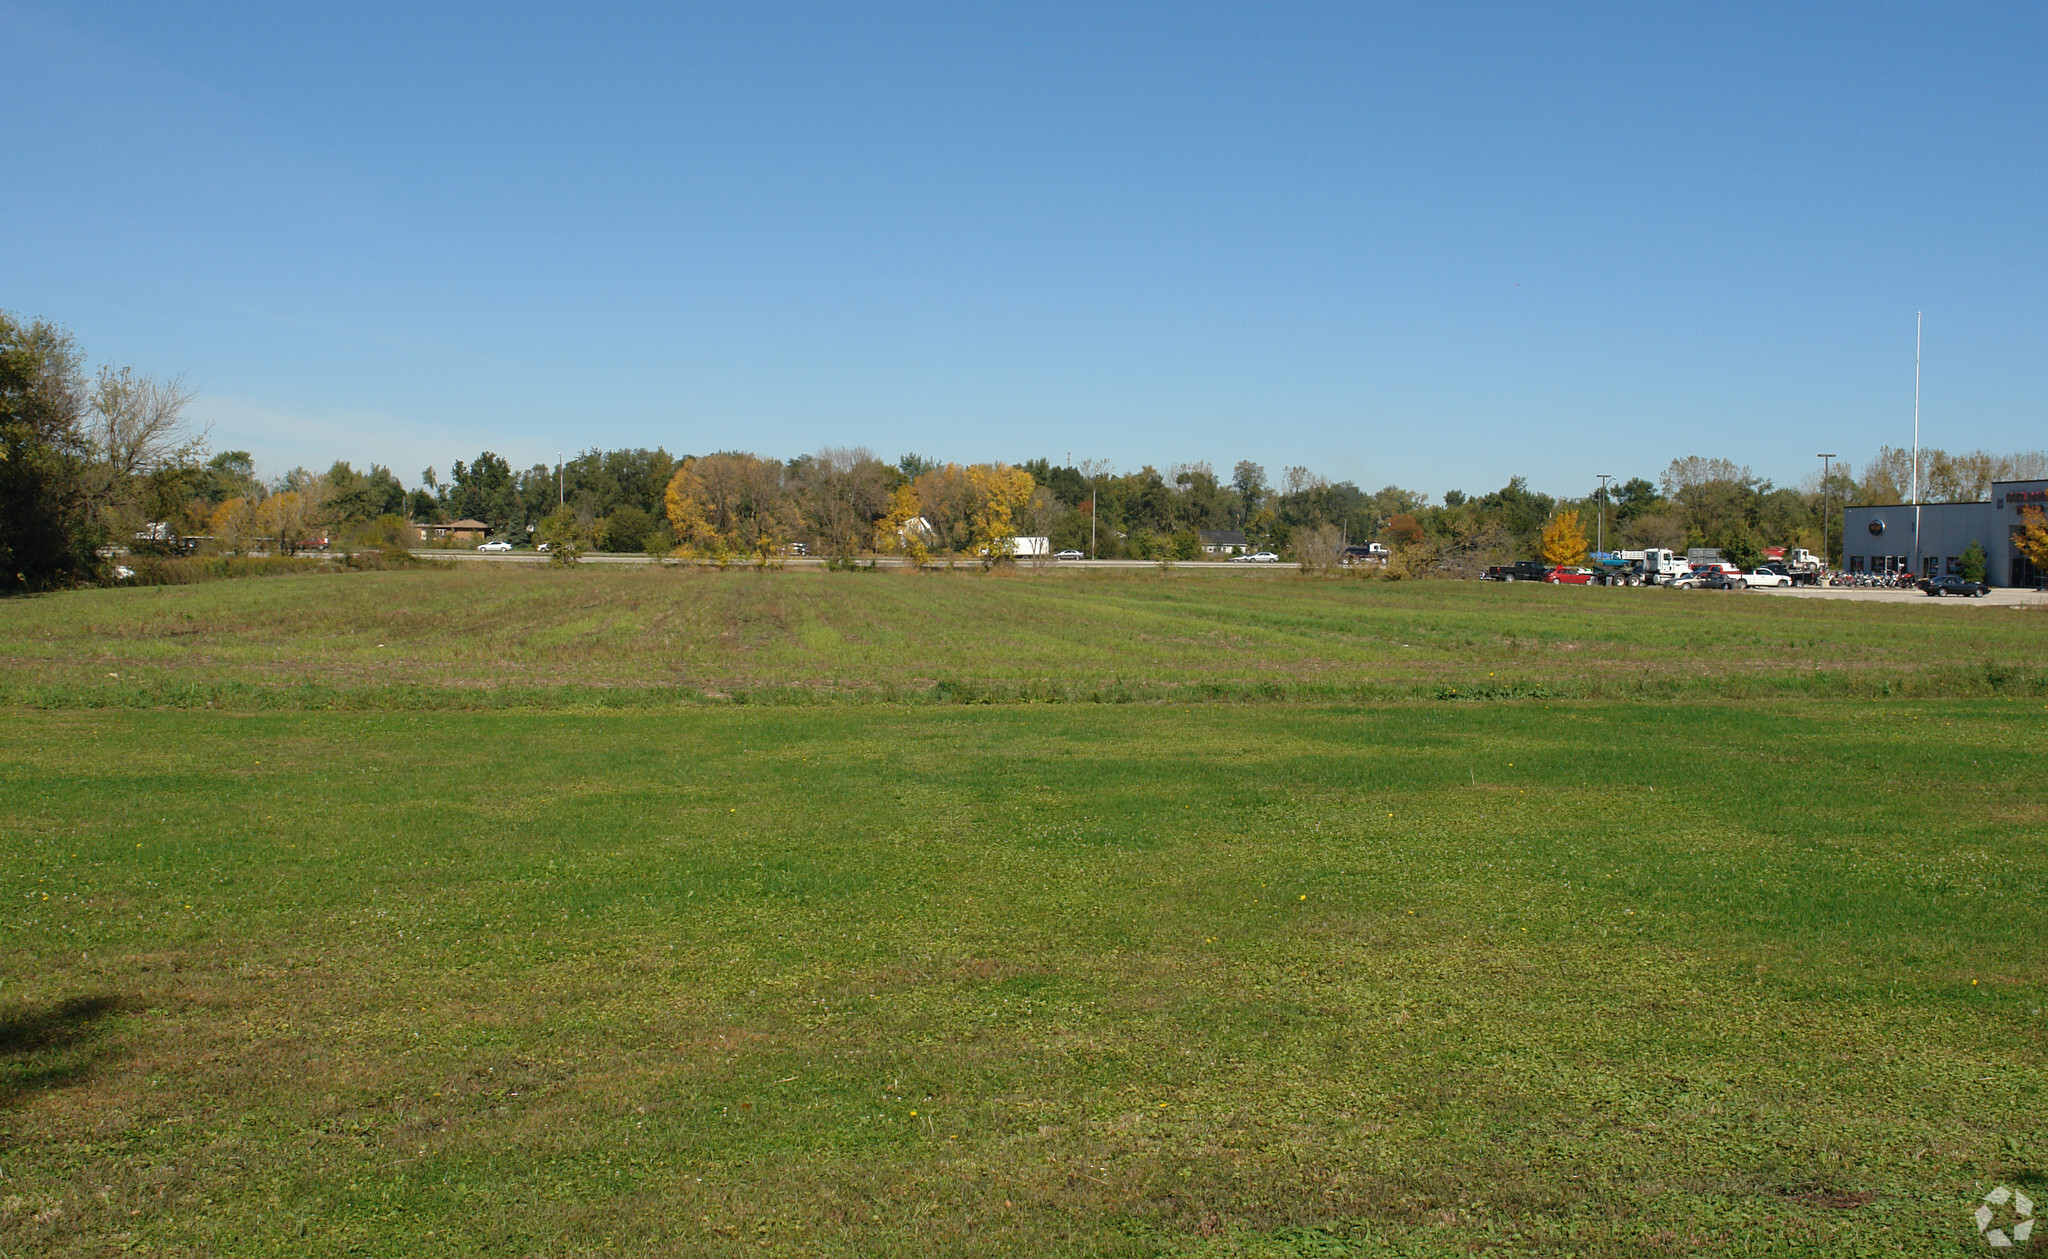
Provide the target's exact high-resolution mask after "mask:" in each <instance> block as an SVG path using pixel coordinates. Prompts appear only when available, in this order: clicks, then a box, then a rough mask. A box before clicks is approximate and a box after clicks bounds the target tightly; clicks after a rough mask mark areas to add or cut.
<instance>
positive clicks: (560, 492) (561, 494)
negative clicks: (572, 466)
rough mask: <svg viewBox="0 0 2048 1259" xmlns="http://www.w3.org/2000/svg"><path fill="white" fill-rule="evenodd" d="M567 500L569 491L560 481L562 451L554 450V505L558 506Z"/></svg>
mask: <svg viewBox="0 0 2048 1259" xmlns="http://www.w3.org/2000/svg"><path fill="white" fill-rule="evenodd" d="M568 501H569V492H568V490H567V489H565V488H564V486H563V481H562V452H561V451H559V450H558V451H556V452H555V506H557V507H560V506H562V505H563V504H564V503H567V502H568Z"/></svg>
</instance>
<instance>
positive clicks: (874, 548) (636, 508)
mask: <svg viewBox="0 0 2048 1259" xmlns="http://www.w3.org/2000/svg"><path fill="white" fill-rule="evenodd" d="M190 400H191V394H190V392H189V391H188V390H187V389H186V388H185V386H184V384H183V382H182V381H180V380H176V379H173V380H159V379H156V378H154V377H150V376H147V375H138V374H136V373H135V372H133V371H132V370H129V369H126V368H113V367H102V368H100V369H98V371H97V372H91V373H89V372H88V371H87V368H86V362H85V358H84V355H83V354H82V352H81V351H80V350H79V349H78V347H77V346H76V345H75V343H74V342H73V341H72V339H71V337H70V336H69V335H68V334H67V333H65V332H64V331H63V330H62V329H59V328H56V327H54V326H53V325H51V324H48V323H46V322H42V321H29V322H24V321H21V320H18V319H16V318H14V317H12V316H8V315H5V314H0V573H4V574H5V575H6V577H7V581H6V583H5V584H6V587H7V588H8V589H12V590H40V589H49V588H52V587H55V586H62V585H66V584H70V583H74V582H78V581H83V580H90V579H92V578H93V577H95V576H96V575H97V574H98V573H99V571H100V568H101V567H102V565H103V563H104V555H105V554H106V553H107V552H108V551H109V550H110V549H111V548H113V547H116V546H126V547H130V548H131V549H132V548H133V547H136V546H146V545H149V544H151V543H152V542H154V541H156V540H157V539H158V538H159V537H160V536H173V537H180V538H191V537H203V538H206V539H208V540H209V543H210V545H212V546H213V547H216V548H218V549H220V550H224V551H230V552H237V551H248V550H251V549H259V548H260V549H274V550H278V551H283V552H290V551H293V550H295V549H298V548H300V547H303V546H304V545H306V544H307V543H309V542H313V541H328V542H334V543H340V544H343V545H349V546H398V545H406V544H409V543H411V542H413V541H415V540H416V539H417V537H418V530H419V528H420V527H421V526H431V525H433V524H445V523H447V522H451V521H456V520H476V521H481V522H482V523H483V524H484V526H485V527H486V528H487V529H488V530H489V532H490V533H492V534H493V535H495V536H499V537H506V538H511V539H513V540H516V541H521V542H540V541H546V542H549V543H550V544H551V545H553V546H555V547H556V548H558V549H565V550H569V551H572V552H573V551H574V550H577V549H601V550H607V551H641V550H645V551H651V552H654V553H658V554H664V555H666V554H673V553H683V554H695V555H705V556H732V555H766V554H770V553H773V552H776V551H779V550H783V549H786V548H788V547H790V546H791V545H792V544H795V543H802V544H804V546H805V547H806V548H807V549H808V550H809V551H810V552H811V553H812V554H814V555H856V554H872V553H889V552H897V553H903V554H908V555H912V556H916V557H920V558H921V557H926V556H932V555H984V554H987V555H999V554H1001V553H1002V551H1003V550H1004V549H1005V547H1006V545H1007V542H1008V539H1009V538H1011V537H1013V536H1042V537H1045V538H1048V539H1049V540H1050V545H1051V548H1052V549H1054V550H1069V549H1071V550H1078V551H1081V552H1083V553H1085V554H1089V555H1094V556H1099V557H1101V558H1138V559H1155V560H1192V559H1195V558H1198V557H1199V556H1201V555H1203V554H1204V546H1205V541H1207V542H1210V543H1214V542H1216V541H1217V534H1218V533H1225V534H1229V535H1242V541H1241V545H1242V546H1243V547H1244V548H1245V549H1251V550H1272V551H1276V552H1282V553H1287V554H1291V555H1293V556H1294V557H1296V558H1299V559H1302V560H1303V561H1305V562H1308V563H1310V564H1311V565H1316V566H1320V565H1323V564H1326V563H1333V562H1334V561H1335V558H1336V556H1337V554H1338V553H1339V552H1340V551H1341V550H1342V548H1343V546H1344V545H1346V544H1355V543H1362V542H1368V541H1376V542H1381V543H1383V544H1385V545H1386V546H1387V547H1388V548H1389V549H1390V551H1391V553H1392V555H1393V561H1392V563H1393V566H1394V567H1395V568H1396V569H1397V570H1399V571H1403V572H1407V573H1412V574H1415V575H1428V574H1439V575H1469V574H1471V573H1475V572H1477V571H1479V570H1481V569H1483V568H1485V567H1487V566H1489V565H1493V564H1505V563H1511V562H1513V561H1514V560H1516V559H1523V558H1533V557H1537V556H1541V555H1545V554H1555V553H1562V551H1569V550H1571V549H1572V546H1571V544H1570V537H1571V536H1572V532H1573V530H1576V531H1578V532H1580V533H1583V534H1584V535H1586V540H1587V542H1589V543H1590V544H1593V545H1599V544H1602V543H1604V544H1605V545H1606V546H1607V547H1609V548H1610V549H1615V548H1641V547H1648V546H1664V547H1670V548H1673V549H1684V548H1687V547H1692V546H1713V547H1718V548H1720V549H1721V550H1722V552H1723V553H1724V554H1726V555H1728V556H1729V557H1730V558H1731V559H1734V560H1736V561H1737V562H1739V563H1753V562H1755V560H1756V559H1757V558H1759V557H1760V555H1761V552H1762V549H1763V548H1764V547H1766V546H1771V545H1783V546H1803V547H1806V548H1807V549H1809V550H1813V551H1816V552H1819V551H1821V550H1822V535H1823V527H1822V520H1823V516H1824V515H1826V516H1828V517H1835V516H1836V513H1838V512H1839V511H1840V509H1841V508H1842V507H1844V506H1849V505H1855V504H1861V503H1876V502H1898V501H1902V500H1904V499H1905V498H1906V497H1907V495H1908V493H1909V492H1910V489H1911V485H1912V483H1913V480H1914V475H1913V473H1914V470H1913V466H1912V459H1911V454H1910V452H1906V451H1901V450H1897V449H1894V448H1891V447H1884V448H1881V449H1880V450H1879V451H1878V454H1877V455H1876V457H1875V458H1873V459H1871V460H1870V461H1869V462H1867V463H1866V464H1864V465H1863V467H1862V468H1861V469H1860V471H1855V472H1852V471H1851V470H1850V469H1849V468H1847V467H1846V466H1844V467H1840V468H1837V469H1835V470H1834V471H1833V472H1832V473H1831V475H1830V476H1829V477H1828V480H1827V483H1826V484H1822V483H1821V480H1820V477H1819V476H1818V475H1815V476H1814V477H1811V478H1809V479H1808V480H1807V481H1806V482H1805V483H1803V484H1801V485H1798V486H1777V485H1774V484H1773V483H1772V482H1770V481H1769V480H1767V479H1764V478H1761V477H1759V476H1757V475H1755V474H1754V473H1753V472H1751V470H1750V469H1749V468H1747V467H1744V466H1740V465H1738V464H1735V463H1733V462H1730V461H1728V460H1725V459H1713V458H1705V457H1700V456H1691V457H1687V458H1684V459H1676V460H1673V461H1671V463H1670V464H1669V465H1668V466H1666V467H1665V468H1664V469H1663V470H1662V471H1661V472H1660V473H1659V474H1658V475H1657V477H1656V479H1654V480H1652V479H1651V478H1650V477H1648V476H1642V475H1637V476H1631V477H1628V478H1626V479H1621V480H1618V481H1617V482H1616V483H1615V484H1613V485H1612V486H1610V487H1609V489H1608V491H1607V493H1606V494H1605V495H1602V494H1600V493H1599V492H1597V491H1592V492H1588V493H1586V494H1583V495H1579V496H1576V497H1572V496H1565V497H1555V496H1552V495H1548V494H1544V493H1540V492H1538V491H1535V490H1532V489H1530V488H1529V485H1528V482H1527V480H1526V479H1525V478H1522V477H1514V478H1511V479H1510V480H1509V482H1508V483H1507V484H1506V485H1504V486H1502V487H1500V488H1499V489H1497V490H1493V491H1490V492H1486V493H1476V494H1467V493H1464V492H1462V491H1458V490H1452V491H1450V492H1448V493H1446V494H1445V495H1443V497H1442V499H1441V500H1440V501H1432V500H1431V499H1430V497H1429V496H1427V495H1425V494H1422V493H1420V492H1417V491H1413V490H1406V489H1403V488H1401V487H1399V486H1395V485H1387V486H1384V487H1382V488H1380V489H1378V490H1366V489H1364V488H1361V487H1360V486H1358V485H1356V484H1354V483H1353V482H1351V481H1348V480H1345V481H1333V480H1330V479H1329V478H1327V477H1324V476H1321V475H1319V474H1317V473H1316V472H1314V471H1312V470H1311V469H1309V468H1307V467H1303V466H1292V467H1286V468H1283V469H1281V471H1280V473H1279V475H1278V476H1277V477H1274V476H1269V475H1268V473H1267V470H1266V468H1265V467H1264V466H1263V465H1261V464H1258V463H1256V462H1253V461H1251V460H1241V461H1239V462H1238V463H1236V464H1235V465H1234V466H1232V467H1231V469H1230V471H1229V473H1228V474H1227V475H1225V474H1220V473H1219V472H1217V471H1216V469H1215V468H1214V467H1212V466H1211V465H1210V464H1207V463H1183V464H1176V465H1169V466H1168V467H1167V468H1166V469H1165V470H1164V471H1161V470H1160V469H1158V468H1157V467H1154V466H1150V465H1148V466H1145V467H1142V468H1139V469H1138V470H1136V471H1134V472H1119V471H1116V470H1114V469H1112V468H1110V467H1109V466H1107V465H1106V464H1103V463H1100V462H1093V463H1087V462H1084V463H1081V464H1078V465H1072V464H1055V463H1053V462H1052V461H1050V460H1047V459H1030V460H1026V461H1024V462H1021V463H1016V464H1009V463H1003V462H993V461H992V462H988V463H977V464H966V465H963V464H957V463H949V462H940V461H938V460H934V459H929V458H926V457H924V456H921V455H917V454H905V455H902V456H900V457H898V458H897V459H895V460H893V461H889V460H884V459H883V458H881V457H879V456H877V455H876V454H875V453H874V452H873V451H871V450H868V449H865V448H860V447H830V448H827V449H824V450H820V451H818V452H817V453H815V454H807V455H799V456H797V457H795V458H790V459H782V458H777V457H774V456H769V455H761V454H756V453H752V452H744V451H732V450H726V451H715V452H712V453H707V454H703V455H687V454H685V455H672V454H670V453H669V452H668V451H667V450H665V449H662V448H659V447H657V448H654V449H651V450H650V449H644V448H631V449H617V450H596V449H592V450H586V451H583V452H582V453H580V454H577V455H576V456H575V457H574V458H571V459H568V460H566V461H564V462H562V463H560V464H556V465H553V466H550V465H547V464H535V465H533V466H531V467H528V468H526V469H523V470H517V471H515V470H514V469H513V467H512V466H511V464H510V463H509V461H507V460H506V459H505V458H503V457H502V456H500V455H497V454H495V453H493V452H490V451H484V452H482V453H480V454H478V455H477V456H476V458H475V459H474V460H456V461H455V462H454V463H452V464H451V465H449V467H448V471H447V474H446V475H445V476H443V475H441V474H440V473H438V472H437V470H436V469H434V468H428V469H426V470H425V471H424V472H423V473H422V475H421V477H420V483H419V485H418V486H417V488H414V489H411V490H408V489H406V488H405V486H404V485H403V484H402V483H401V481H400V480H399V478H398V477H397V476H396V475H395V474H394V473H393V472H392V471H391V469H390V468H389V467H386V466H384V465H381V464H372V465H370V467H369V468H368V469H366V470H358V469H357V468H355V467H354V466H352V465H351V464H350V463H348V462H347V461H336V462H335V463H333V464H332V465H331V466H329V467H328V468H327V469H326V470H325V471H319V472H315V471H311V470H308V469H306V468H293V469H291V470H290V471H288V472H286V473H284V474H283V475H282V476H279V477H275V478H273V479H270V480H264V479H263V478H261V477H259V475H258V474H257V471H256V467H255V463H254V460H253V459H252V458H251V456H250V454H249V452H247V451H240V450H236V451H225V452H220V453H214V452H212V451H211V450H209V449H208V447H207V445H206V443H205V442H204V440H203V439H202V438H199V437H195V436H194V435H192V434H191V433H190V431H189V426H188V425H187V424H186V422H185V419H184V411H185V408H186V406H187V405H188V403H189V402H190ZM2042 477H2048V454H2043V453H2042V452H2038V451H2036V452H2028V453H2023V454H2017V455H1992V454H1988V453H1986V452H1982V451H1976V452H1971V453H1968V454H1960V455H1951V454H1949V453H1947V452H1945V451H1941V450H1923V451H1922V452H1921V455H1920V463H1919V469H1918V483H1919V487H1920V497H1921V499H1922V501H1926V502H1958V501H1974V500H1977V499H1982V498H1984V497H1986V496H1987V495H1988V493H1989V488H1990V484H1991V482H1992V481H1994V480H2026V479H2036V478H2042ZM1826 532H1827V535H1828V536H1827V550H1828V552H1830V555H1829V558H1830V560H1833V559H1834V558H1835V557H1837V556H1839V554H1840V538H1839V536H1838V533H1839V531H1838V530H1835V529H1833V528H1829V529H1828V530H1827V531H1826ZM1546 533H1548V535H1549V542H1550V545H1546ZM1205 534H1208V535H1209V537H1208V538H1207V539H1205V537H1204V535H1205ZM1231 541H1233V542H1235V541H1237V539H1236V538H1235V537H1234V536H1233V537H1232V538H1231ZM1560 548H1562V551H1561V550H1560Z"/></svg>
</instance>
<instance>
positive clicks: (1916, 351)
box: [1913, 310, 1926, 578]
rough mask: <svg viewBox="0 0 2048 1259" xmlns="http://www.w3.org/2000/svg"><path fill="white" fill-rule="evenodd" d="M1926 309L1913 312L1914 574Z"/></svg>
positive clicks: (1917, 561)
mask: <svg viewBox="0 0 2048 1259" xmlns="http://www.w3.org/2000/svg"><path fill="white" fill-rule="evenodd" d="M1925 313H1926V312H1924V311H1917V310H1916V311H1914V312H1913V576H1914V577H1916V578H1917V577H1919V576H1920V329H1921V323H1922V320H1923V318H1924V317H1925Z"/></svg>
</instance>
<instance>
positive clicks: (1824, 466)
mask: <svg viewBox="0 0 2048 1259" xmlns="http://www.w3.org/2000/svg"><path fill="white" fill-rule="evenodd" d="M1814 457H1815V458H1816V459H1819V460H1820V566H1821V567H1822V568H1826V567H1827V566H1828V461H1829V460H1831V459H1833V458H1834V457H1835V456H1834V455H1833V454H1831V453H1830V454H1820V455H1816V456H1814ZM1843 549H1845V550H1846V549H1847V548H1846V547H1845V548H1843Z"/></svg>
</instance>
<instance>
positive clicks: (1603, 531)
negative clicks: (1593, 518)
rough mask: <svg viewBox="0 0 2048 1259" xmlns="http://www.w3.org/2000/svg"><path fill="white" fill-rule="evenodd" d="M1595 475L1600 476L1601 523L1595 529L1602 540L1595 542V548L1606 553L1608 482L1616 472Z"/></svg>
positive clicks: (1582, 535)
mask: <svg viewBox="0 0 2048 1259" xmlns="http://www.w3.org/2000/svg"><path fill="white" fill-rule="evenodd" d="M1593 475H1594V476H1597V477H1599V478H1600V525H1599V527H1598V528H1597V529H1596V530H1594V532H1595V534H1596V536H1598V537H1599V539H1600V540H1599V541H1598V542H1595V543H1594V544H1593V549H1594V550H1595V551H1599V552H1602V553H1605V552H1606V550H1607V483H1608V482H1609V481H1612V480H1613V479H1614V474H1613V473H1612V472H1595V473H1594V474H1593ZM1579 536H1580V537H1582V538H1583V537H1585V536H1586V535H1585V534H1583V533H1582V534H1580V535H1579Z"/></svg>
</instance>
